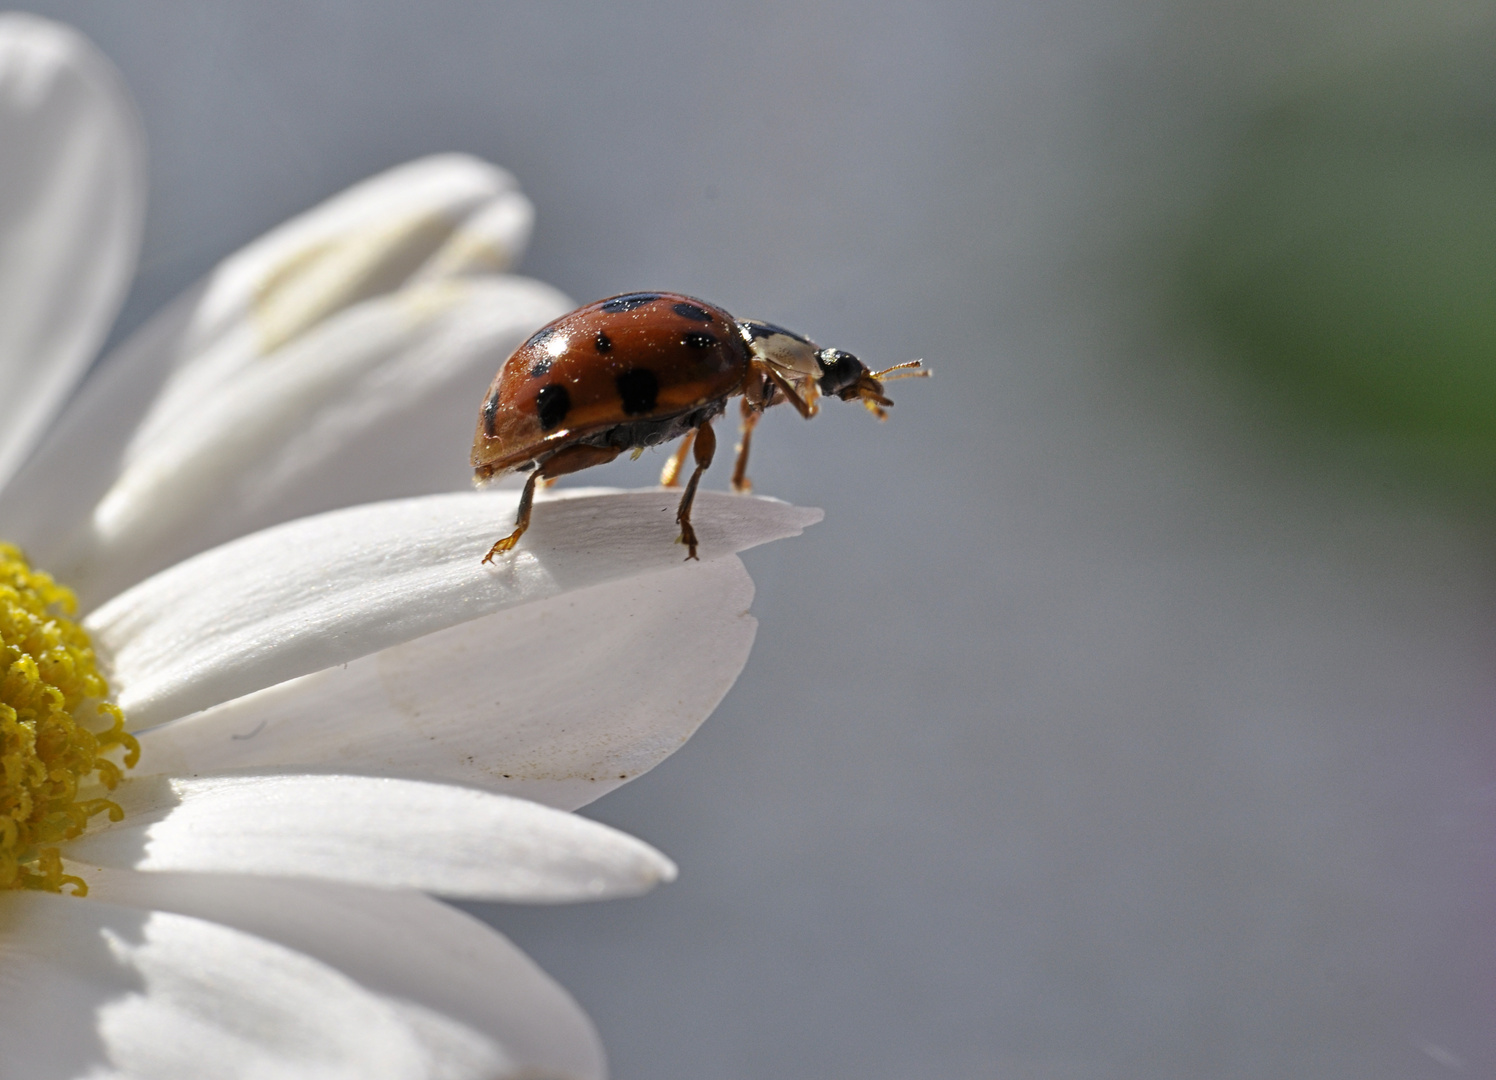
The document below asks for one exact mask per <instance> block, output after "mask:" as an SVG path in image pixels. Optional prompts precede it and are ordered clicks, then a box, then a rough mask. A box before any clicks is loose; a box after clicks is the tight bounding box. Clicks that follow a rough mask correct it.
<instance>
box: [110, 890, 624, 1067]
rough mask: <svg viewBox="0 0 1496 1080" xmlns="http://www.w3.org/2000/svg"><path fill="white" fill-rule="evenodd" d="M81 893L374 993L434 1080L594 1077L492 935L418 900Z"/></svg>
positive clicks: (567, 1002)
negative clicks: (224, 932) (268, 951)
mask: <svg viewBox="0 0 1496 1080" xmlns="http://www.w3.org/2000/svg"><path fill="white" fill-rule="evenodd" d="M89 888H90V890H91V891H90V894H89V895H90V896H91V897H98V898H100V899H103V900H107V901H110V902H112V903H118V904H130V905H133V906H135V907H141V908H151V909H157V910H162V911H173V912H177V913H178V914H182V915H192V916H196V917H197V918H201V919H207V920H210V921H212V922H216V923H221V924H223V925H226V926H231V927H233V928H234V929H236V930H242V931H245V932H247V933H250V934H254V935H255V936H256V937H261V938H265V939H267V940H270V941H275V942H277V943H279V944H281V945H284V946H286V947H287V948H290V949H293V950H295V951H297V952H300V953H304V954H305V955H307V956H310V957H312V958H314V959H316V960H318V961H320V962H322V963H324V964H326V965H328V966H329V967H332V968H336V969H337V970H338V971H341V972H342V973H343V974H344V975H347V976H348V977H349V978H351V979H352V980H354V981H355V982H357V983H358V984H359V985H360V986H362V987H364V988H365V989H366V990H369V991H372V992H373V993H376V994H378V995H380V996H381V997H382V998H384V1000H385V1001H386V1002H387V1003H389V1004H390V1005H391V1006H392V1007H394V1008H395V1009H396V1010H397V1011H398V1012H399V1013H400V1015H401V1018H402V1019H403V1020H404V1021H405V1022H406V1023H407V1024H408V1025H410V1026H411V1027H412V1029H413V1033H414V1034H415V1035H416V1037H417V1038H419V1039H420V1040H421V1042H422V1045H423V1048H424V1050H425V1053H426V1055H427V1057H428V1059H430V1060H431V1061H432V1062H433V1067H431V1069H430V1071H431V1072H433V1073H434V1074H435V1075H439V1076H464V1077H467V1076H472V1077H475V1078H477V1077H483V1078H488V1077H498V1076H509V1075H515V1074H518V1075H523V1076H546V1077H558V1078H559V1077H573V1078H576V1080H602V1078H603V1076H604V1075H605V1074H606V1071H607V1070H606V1067H605V1065H604V1062H603V1052H602V1046H601V1044H600V1043H599V1041H598V1038H597V1033H596V1031H595V1030H594V1029H593V1027H592V1024H591V1022H590V1021H589V1020H588V1019H587V1016H586V1014H584V1013H583V1012H582V1010H581V1009H580V1008H578V1007H577V1004H576V1002H575V1001H573V1000H572V999H571V997H570V995H568V994H567V993H566V991H565V990H563V989H562V988H561V987H560V986H559V985H558V984H557V983H556V982H555V981H554V980H553V979H551V978H550V976H548V975H546V974H545V972H543V971H541V970H540V968H538V967H537V966H536V965H535V964H534V962H533V961H531V960H530V958H529V957H527V956H525V954H524V953H522V952H520V951H519V950H518V949H516V948H515V947H514V946H513V945H511V944H510V943H509V942H508V941H507V940H506V939H505V938H504V937H502V936H501V935H500V934H498V933H495V932H494V931H493V930H492V929H490V928H489V927H488V926H486V925H484V924H483V923H481V922H479V921H478V920H477V919H474V918H472V917H471V916H469V915H465V914H463V913H462V912H460V911H456V910H454V909H453V908H451V907H448V906H447V905H446V904H443V903H440V902H438V901H436V900H432V899H429V898H428V897H425V896H423V895H421V894H420V893H409V892H395V891H389V890H373V889H354V888H348V887H343V886H334V885H327V884H324V883H320V882H305V881H280V880H275V879H271V878H250V877H242V876H227V875H218V874H136V873H129V872H120V871H105V872H102V873H101V872H97V871H95V872H94V873H92V874H91V875H90V877H89Z"/></svg>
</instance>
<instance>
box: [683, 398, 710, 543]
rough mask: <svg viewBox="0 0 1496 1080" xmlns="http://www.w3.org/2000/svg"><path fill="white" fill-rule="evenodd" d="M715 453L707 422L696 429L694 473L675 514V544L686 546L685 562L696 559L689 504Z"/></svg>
mask: <svg viewBox="0 0 1496 1080" xmlns="http://www.w3.org/2000/svg"><path fill="white" fill-rule="evenodd" d="M716 452H717V436H716V433H715V432H713V431H712V424H711V421H710V420H708V421H707V422H706V423H705V424H702V425H701V426H700V427H699V428H697V429H696V471H695V472H693V473H692V474H691V479H690V480H688V481H686V493H685V494H684V495H682V496H681V499H680V509H679V510H677V511H676V512H675V520H676V523H677V524H678V525H680V539H679V540H678V541H676V543H680V544H685V545H686V548H687V549H688V550H689V554H688V555H687V556H686V560H687V561H690V560H691V559H694V558H696V543H697V541H696V530H695V529H693V528H691V504H692V503H693V502H695V501H696V485H697V483H698V482H699V481H700V480H701V474H702V473H704V472H705V471H706V470H707V468H708V467H709V466H710V465H711V463H712V455H713V454H715V453H716Z"/></svg>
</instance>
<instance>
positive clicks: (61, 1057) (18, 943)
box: [0, 893, 427, 1080]
mask: <svg viewBox="0 0 1496 1080" xmlns="http://www.w3.org/2000/svg"><path fill="white" fill-rule="evenodd" d="M0 928H3V932H0V997H3V999H4V1001H5V1008H4V1009H3V1010H0V1045H3V1046H4V1048H5V1050H4V1058H3V1060H4V1064H3V1069H4V1073H5V1075H6V1076H17V1077H26V1078H27V1080H74V1078H77V1077H84V1076H87V1077H89V1078H90V1080H97V1078H104V1077H109V1078H114V1077H119V1078H121V1080H124V1078H127V1077H129V1078H137V1080H138V1078H144V1077H149V1078H151V1080H218V1078H223V1080H239V1078H243V1080H252V1078H263V1077H269V1076H296V1077H306V1078H312V1080H416V1078H419V1077H423V1076H426V1075H427V1073H426V1072H425V1070H424V1055H423V1053H422V1048H421V1045H420V1042H419V1041H418V1040H417V1039H416V1038H415V1037H413V1035H412V1033H411V1031H410V1029H409V1026H408V1025H407V1024H406V1023H405V1022H404V1021H403V1020H402V1019H401V1017H400V1015H399V1012H398V1011H397V1010H396V1009H394V1008H391V1007H390V1005H389V1004H388V1003H387V1002H386V1001H383V1000H381V999H380V998H379V997H377V996H376V995H374V994H371V993H369V992H367V991H365V990H363V989H361V988H360V987H359V986H357V985H356V984H355V983H354V982H353V981H352V980H350V979H349V978H347V977H346V976H344V975H342V974H340V973H339V972H337V971H335V970H333V969H332V968H330V967H328V966H327V965H325V964H321V963H318V962H317V961H315V960H313V959H311V958H310V957H308V956H305V955H302V954H300V953H297V952H295V951H293V950H291V949H287V948H285V947H284V946H281V945H277V944H275V943H273V942H270V941H266V940H264V939H263V938H258V937H254V936H252V935H250V934H246V933H243V932H240V931H238V930H233V929H230V928H228V927H225V926H219V925H215V924H214V923H211V922H206V921H203V920H201V919H195V918H191V917H188V916H183V915H177V914H171V913H167V912H160V911H154V912H153V911H144V910H137V909H134V908H129V907H122V906H118V905H115V904H109V903H98V902H93V901H83V900H74V899H71V898H69V897H60V896H49V895H38V894H17V893H9V894H5V895H0Z"/></svg>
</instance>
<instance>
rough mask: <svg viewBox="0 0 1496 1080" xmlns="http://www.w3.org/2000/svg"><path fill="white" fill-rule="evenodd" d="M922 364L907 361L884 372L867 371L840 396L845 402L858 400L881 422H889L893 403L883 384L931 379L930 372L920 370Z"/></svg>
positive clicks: (915, 361) (917, 361)
mask: <svg viewBox="0 0 1496 1080" xmlns="http://www.w3.org/2000/svg"><path fill="white" fill-rule="evenodd" d="M921 363H922V361H919V360H906V361H904V362H903V363H902V364H895V365H894V366H893V367H887V368H884V369H883V370H882V371H865V372H863V373H862V374H861V375H859V376H858V378H857V381H856V382H855V383H853V384H852V385H851V386H849V387H847V388H846V389H845V390H843V391H841V393H840V395H839V396H840V397H841V399H842V400H843V401H851V400H852V399H853V398H854V397H855V398H858V399H859V400H861V402H862V403H863V405H865V406H866V407H867V411H868V412H870V413H872V414H873V415H874V416H876V417H877V418H878V419H879V420H887V419H888V409H889V407H890V406H892V405H893V402H892V401H891V400H890V399H889V398H887V397H885V396H884V394H883V384H884V383H885V382H893V381H894V380H895V379H925V378H929V376H930V372H929V371H927V370H924V369H920V364H921ZM916 369H918V370H916Z"/></svg>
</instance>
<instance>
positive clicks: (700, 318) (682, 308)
mask: <svg viewBox="0 0 1496 1080" xmlns="http://www.w3.org/2000/svg"><path fill="white" fill-rule="evenodd" d="M671 306H672V307H674V308H675V313H676V314H677V315H679V316H680V317H681V318H683V319H690V320H691V321H692V322H704V323H709V322H711V321H712V315H711V312H709V311H707V310H706V309H705V308H699V307H697V306H696V305H695V304H672V305H671Z"/></svg>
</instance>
